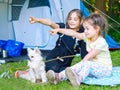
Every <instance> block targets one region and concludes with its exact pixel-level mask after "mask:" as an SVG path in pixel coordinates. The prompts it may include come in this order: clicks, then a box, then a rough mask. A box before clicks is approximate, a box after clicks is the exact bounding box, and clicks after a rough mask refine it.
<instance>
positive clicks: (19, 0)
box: [12, 0, 25, 20]
mask: <svg viewBox="0 0 120 90" xmlns="http://www.w3.org/2000/svg"><path fill="white" fill-rule="evenodd" d="M24 3H25V0H12V20H18V19H19V16H20V11H21V9H22V6H23V5H24Z"/></svg>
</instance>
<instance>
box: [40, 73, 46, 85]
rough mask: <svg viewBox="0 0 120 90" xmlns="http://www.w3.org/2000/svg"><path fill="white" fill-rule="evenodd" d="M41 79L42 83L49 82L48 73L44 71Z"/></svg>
mask: <svg viewBox="0 0 120 90" xmlns="http://www.w3.org/2000/svg"><path fill="white" fill-rule="evenodd" d="M41 78H42V83H46V82H47V77H46V72H45V71H43V72H42V73H41Z"/></svg>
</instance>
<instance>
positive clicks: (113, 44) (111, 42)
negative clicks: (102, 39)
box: [106, 34, 120, 50]
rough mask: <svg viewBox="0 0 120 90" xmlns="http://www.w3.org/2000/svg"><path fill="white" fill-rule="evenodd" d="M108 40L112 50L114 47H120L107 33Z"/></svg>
mask: <svg viewBox="0 0 120 90" xmlns="http://www.w3.org/2000/svg"><path fill="white" fill-rule="evenodd" d="M106 41H107V43H108V45H109V48H110V49H111V50H112V49H120V45H119V44H118V43H117V42H116V41H115V40H113V39H112V38H111V37H110V36H109V35H108V34H106Z"/></svg>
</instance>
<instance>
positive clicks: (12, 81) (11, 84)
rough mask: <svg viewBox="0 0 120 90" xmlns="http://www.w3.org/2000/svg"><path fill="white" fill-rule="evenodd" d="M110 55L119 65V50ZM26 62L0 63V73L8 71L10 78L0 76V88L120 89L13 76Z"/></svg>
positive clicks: (76, 58)
mask: <svg viewBox="0 0 120 90" xmlns="http://www.w3.org/2000/svg"><path fill="white" fill-rule="evenodd" d="M111 57H112V61H113V65H114V66H120V50H117V51H111ZM79 60H80V58H79V57H75V58H74V60H73V62H72V64H75V63H77V62H79ZM26 64H27V62H26V61H21V62H9V63H6V64H2V65H0V74H2V73H3V72H6V71H9V72H10V76H11V78H0V90H120V85H117V86H114V87H112V86H96V85H85V84H81V85H80V86H79V87H72V86H71V84H70V82H68V81H63V82H60V83H59V84H57V85H50V84H49V83H47V84H45V85H42V84H35V83H31V82H30V81H27V80H24V79H21V78H15V77H14V73H15V71H16V70H20V69H21V70H25V69H26V68H27V67H26Z"/></svg>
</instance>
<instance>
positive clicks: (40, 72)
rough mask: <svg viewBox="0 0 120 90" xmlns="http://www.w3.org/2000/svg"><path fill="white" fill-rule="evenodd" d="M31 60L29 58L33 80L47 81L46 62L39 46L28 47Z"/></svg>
mask: <svg viewBox="0 0 120 90" xmlns="http://www.w3.org/2000/svg"><path fill="white" fill-rule="evenodd" d="M27 52H28V56H29V60H28V66H29V70H30V71H29V72H30V76H31V78H30V79H31V81H32V82H37V83H38V82H42V83H46V82H47V77H46V71H45V63H44V61H43V58H42V56H41V51H40V50H39V49H38V48H35V49H31V48H28V49H27Z"/></svg>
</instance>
